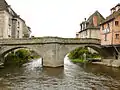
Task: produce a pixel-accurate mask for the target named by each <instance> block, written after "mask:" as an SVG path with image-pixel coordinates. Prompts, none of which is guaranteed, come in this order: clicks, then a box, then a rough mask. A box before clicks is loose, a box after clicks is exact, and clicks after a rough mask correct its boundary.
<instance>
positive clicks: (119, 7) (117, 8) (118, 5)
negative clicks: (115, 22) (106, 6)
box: [115, 3, 120, 11]
mask: <svg viewBox="0 0 120 90" xmlns="http://www.w3.org/2000/svg"><path fill="white" fill-rule="evenodd" d="M115 9H116V11H118V10H119V9H120V3H118V4H117V5H116V6H115Z"/></svg>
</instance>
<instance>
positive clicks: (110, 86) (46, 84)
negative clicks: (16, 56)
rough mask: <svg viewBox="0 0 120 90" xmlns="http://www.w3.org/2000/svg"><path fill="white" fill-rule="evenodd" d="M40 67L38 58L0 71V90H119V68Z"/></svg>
mask: <svg viewBox="0 0 120 90" xmlns="http://www.w3.org/2000/svg"><path fill="white" fill-rule="evenodd" d="M64 63H65V65H64V67H59V68H43V67H42V66H41V60H34V61H32V62H29V63H27V64H24V65H23V66H22V67H21V68H18V67H6V68H5V69H1V70H0V90H120V69H118V68H111V67H105V66H101V65H90V64H88V65H85V64H73V63H71V62H70V61H69V60H67V57H66V59H65V61H64Z"/></svg>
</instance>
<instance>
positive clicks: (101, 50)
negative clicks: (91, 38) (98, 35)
mask: <svg viewBox="0 0 120 90" xmlns="http://www.w3.org/2000/svg"><path fill="white" fill-rule="evenodd" d="M79 47H90V48H92V49H94V50H95V51H97V52H98V53H99V54H100V55H101V57H102V58H105V57H109V56H110V55H111V54H109V53H110V52H108V51H107V50H106V49H104V48H102V47H101V46H100V45H95V44H94V45H93V44H90V45H86V44H80V45H64V46H63V47H62V51H61V52H62V55H63V57H65V56H66V55H67V54H68V53H70V52H71V51H72V50H75V49H76V48H79Z"/></svg>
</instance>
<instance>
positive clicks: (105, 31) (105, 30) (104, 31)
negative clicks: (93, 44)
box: [102, 28, 110, 34]
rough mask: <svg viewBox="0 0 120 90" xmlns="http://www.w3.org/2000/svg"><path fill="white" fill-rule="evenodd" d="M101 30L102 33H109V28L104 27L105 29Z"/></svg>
mask: <svg viewBox="0 0 120 90" xmlns="http://www.w3.org/2000/svg"><path fill="white" fill-rule="evenodd" d="M102 32H103V33H104V34H106V33H109V32H110V29H108V28H106V29H104V30H102Z"/></svg>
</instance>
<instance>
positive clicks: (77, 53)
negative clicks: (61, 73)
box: [68, 47, 90, 59]
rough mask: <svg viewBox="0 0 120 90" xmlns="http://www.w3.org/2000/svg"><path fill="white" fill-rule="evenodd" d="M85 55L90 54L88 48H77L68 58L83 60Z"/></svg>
mask: <svg viewBox="0 0 120 90" xmlns="http://www.w3.org/2000/svg"><path fill="white" fill-rule="evenodd" d="M84 53H86V55H88V54H89V53H90V52H89V50H88V49H87V48H83V47H80V48H76V49H75V50H73V51H72V52H70V54H69V55H68V57H69V58H70V59H77V58H80V59H83V54H84ZM87 57H88V56H87Z"/></svg>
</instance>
